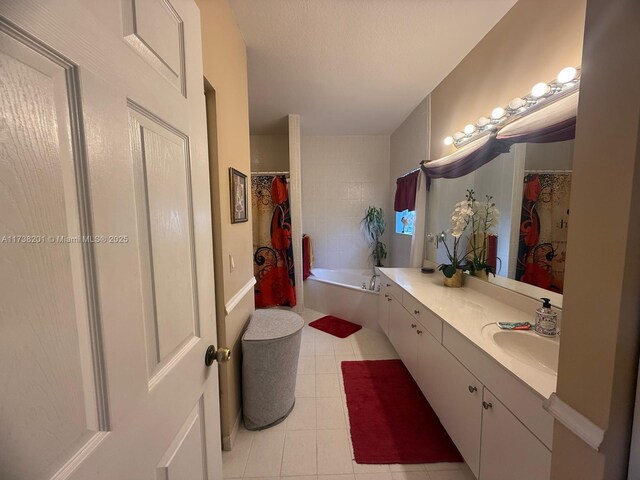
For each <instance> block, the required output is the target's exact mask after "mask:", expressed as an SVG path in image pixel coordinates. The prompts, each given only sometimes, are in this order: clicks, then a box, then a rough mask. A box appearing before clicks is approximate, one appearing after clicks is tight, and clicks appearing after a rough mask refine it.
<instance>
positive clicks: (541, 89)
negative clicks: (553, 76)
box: [531, 82, 549, 98]
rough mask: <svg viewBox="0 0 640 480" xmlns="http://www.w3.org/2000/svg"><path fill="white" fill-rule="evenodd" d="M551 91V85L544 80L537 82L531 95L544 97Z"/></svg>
mask: <svg viewBox="0 0 640 480" xmlns="http://www.w3.org/2000/svg"><path fill="white" fill-rule="evenodd" d="M548 91H549V85H547V84H546V83H544V82H540V83H536V84H535V85H534V86H533V88H532V89H531V95H532V96H533V97H535V98H540V97H543V96H545V95H546V94H547V92H548Z"/></svg>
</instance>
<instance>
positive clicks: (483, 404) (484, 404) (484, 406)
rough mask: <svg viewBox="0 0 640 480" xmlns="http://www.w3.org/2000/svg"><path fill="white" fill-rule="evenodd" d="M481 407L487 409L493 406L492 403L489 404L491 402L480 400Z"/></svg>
mask: <svg viewBox="0 0 640 480" xmlns="http://www.w3.org/2000/svg"><path fill="white" fill-rule="evenodd" d="M482 408H484V409H485V410H489V409H490V408H493V405H491V402H488V403H487V402H482Z"/></svg>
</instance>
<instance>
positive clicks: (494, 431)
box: [379, 268, 559, 480]
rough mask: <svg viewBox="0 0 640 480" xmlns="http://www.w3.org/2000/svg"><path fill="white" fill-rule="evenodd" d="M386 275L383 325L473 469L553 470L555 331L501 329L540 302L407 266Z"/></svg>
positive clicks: (489, 475)
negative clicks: (451, 282)
mask: <svg viewBox="0 0 640 480" xmlns="http://www.w3.org/2000/svg"><path fill="white" fill-rule="evenodd" d="M380 278H381V282H380V285H381V287H380V296H379V322H380V327H381V328H382V330H383V331H384V332H385V334H386V335H387V336H388V337H389V340H390V341H391V343H392V344H393V346H394V347H395V349H396V350H397V352H398V354H399V355H400V358H401V359H402V361H403V362H404V364H405V365H406V367H407V368H408V370H409V372H410V373H411V375H412V376H413V378H414V379H415V381H416V383H417V384H418V385H419V387H420V389H421V390H422V392H423V393H424V395H425V397H426V398H427V399H428V400H429V403H430V404H431V406H432V407H433V409H434V410H435V412H436V414H437V415H438V417H439V418H440V421H441V422H442V424H443V425H444V427H445V428H446V430H447V432H448V433H449V435H450V436H451V438H452V439H453V441H454V442H455V444H456V446H457V447H458V449H459V450H460V453H462V456H463V457H464V459H465V461H466V462H467V464H468V465H469V467H470V468H471V470H472V471H473V473H474V474H475V476H476V477H477V478H478V479H479V480H513V479H514V478H517V479H518V480H543V479H546V478H549V476H550V468H551V444H552V437H553V418H552V417H551V415H549V414H548V413H547V412H546V411H545V410H544V409H543V407H542V404H543V402H544V400H545V399H547V398H548V397H549V395H550V394H551V393H552V392H554V391H555V387H556V375H557V373H556V372H557V361H558V350H559V339H558V338H557V337H556V338H545V337H540V336H538V335H536V334H535V333H534V332H533V331H507V330H500V329H499V328H498V327H497V325H496V322H526V321H529V322H532V321H533V318H534V314H535V311H534V310H533V309H532V310H531V311H526V309H524V308H521V307H522V304H521V305H517V306H518V307H520V308H516V306H513V305H514V304H511V305H510V304H509V303H506V302H504V301H502V300H504V298H501V295H502V294H501V293H500V292H499V290H497V291H496V292H497V293H496V294H492V292H491V290H487V288H489V289H490V288H493V289H499V287H495V286H489V287H487V286H481V285H479V286H480V288H478V289H476V288H471V287H463V288H446V287H444V286H443V285H442V275H441V274H439V273H436V274H432V275H423V274H422V273H421V272H420V271H419V270H418V269H409V268H383V269H381V277H380ZM470 280H472V281H471V282H468V283H473V281H474V280H475V279H470ZM510 294H511V295H514V294H513V293H510ZM529 301H530V299H527V301H526V302H524V304H527V303H528V302H529Z"/></svg>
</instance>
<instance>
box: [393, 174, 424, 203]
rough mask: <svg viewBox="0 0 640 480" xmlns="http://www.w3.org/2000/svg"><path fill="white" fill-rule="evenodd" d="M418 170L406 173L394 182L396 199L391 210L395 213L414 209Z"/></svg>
mask: <svg viewBox="0 0 640 480" xmlns="http://www.w3.org/2000/svg"><path fill="white" fill-rule="evenodd" d="M419 174H420V171H419V170H416V171H414V172H411V173H407V174H406V175H405V176H403V177H400V178H398V179H397V180H396V198H395V201H394V202H393V209H394V210H395V211H396V212H402V211H403V210H415V209H416V190H417V188H418V175H419Z"/></svg>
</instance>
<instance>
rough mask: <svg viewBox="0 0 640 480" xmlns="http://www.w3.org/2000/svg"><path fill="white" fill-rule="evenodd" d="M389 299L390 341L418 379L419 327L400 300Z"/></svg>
mask: <svg viewBox="0 0 640 480" xmlns="http://www.w3.org/2000/svg"><path fill="white" fill-rule="evenodd" d="M389 298H391V300H392V301H391V302H389V340H391V343H392V344H393V346H394V347H395V349H396V351H397V352H398V355H400V358H401V359H402V361H403V362H404V364H405V366H406V367H407V369H408V370H409V372H410V373H411V375H412V376H413V378H416V364H417V358H418V335H417V334H416V330H417V327H418V325H417V323H416V320H414V319H413V317H412V316H411V315H409V312H407V311H406V310H405V309H404V307H403V306H402V305H401V304H400V302H399V301H398V300H396V299H395V298H394V297H391V296H390V297H389Z"/></svg>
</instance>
